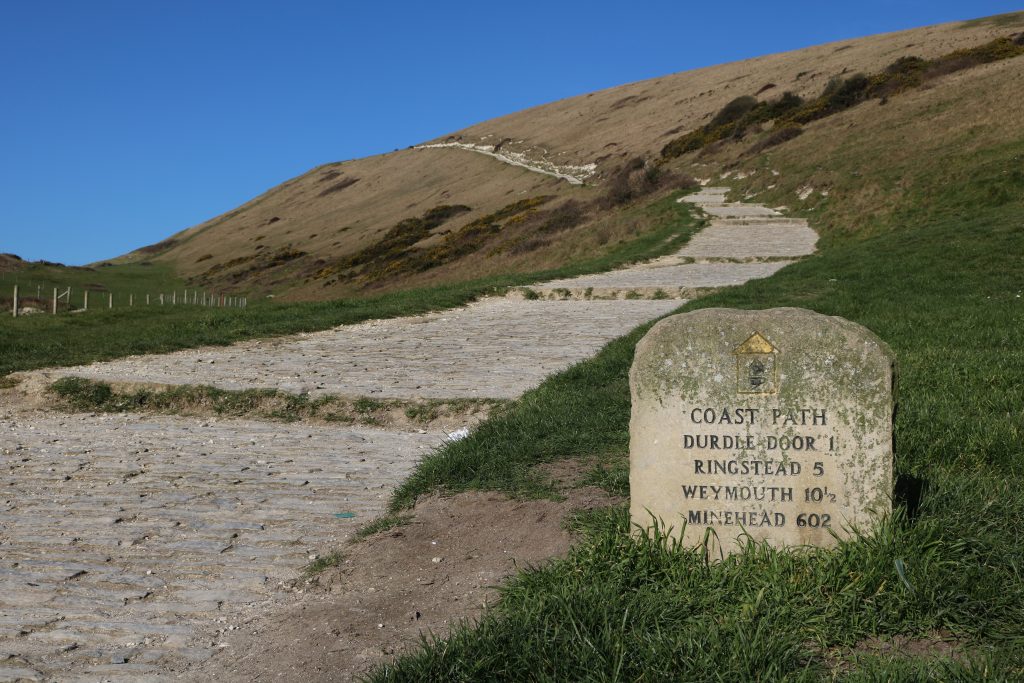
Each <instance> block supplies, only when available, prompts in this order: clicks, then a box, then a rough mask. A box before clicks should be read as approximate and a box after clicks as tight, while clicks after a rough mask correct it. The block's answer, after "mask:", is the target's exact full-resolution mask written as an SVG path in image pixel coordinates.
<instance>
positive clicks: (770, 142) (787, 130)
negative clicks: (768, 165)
mask: <svg viewBox="0 0 1024 683" xmlns="http://www.w3.org/2000/svg"><path fill="white" fill-rule="evenodd" d="M803 132H804V129H803V126H801V125H800V124H799V123H787V124H785V125H782V126H779V127H778V128H776V129H775V130H773V131H771V132H770V133H768V134H767V135H766V136H764V137H763V138H762V139H760V140H758V141H757V142H756V143H754V144H753V145H752V146H751V147H750V149H748V150H747V154H759V153H760V152H763V151H764V150H766V149H768V148H769V147H774V146H776V145H781V144H782V143H783V142H787V141H789V140H792V139H793V138H795V137H799V136H800V135H802V134H803Z"/></svg>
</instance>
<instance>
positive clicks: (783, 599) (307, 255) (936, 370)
mask: <svg viewBox="0 0 1024 683" xmlns="http://www.w3.org/2000/svg"><path fill="white" fill-rule="evenodd" d="M1022 31H1024V13H1022V14H1014V15H1004V16H1001V17H993V18H988V19H980V20H975V21H970V22H963V23H955V24H948V25H943V26H937V27H927V28H922V29H915V30H911V31H904V32H900V33H894V34H888V35H882V36H872V37H868V38H863V39H858V40H853V41H844V42H842V43H836V44H831V45H825V46H817V47H813V48H808V49H806V50H799V51H796V52H791V53H785V54H780V55H771V56H767V57H761V58H758V59H753V60H747V61H745V62H738V63H735V64H726V65H722V66H717V67H712V68H708V69H701V70H698V71H693V72H687V73H683V74H676V75H672V76H666V77H664V78H660V79H654V80H652V81H646V82H643V83H636V84H631V85H627V86H622V87H620V88H613V89H609V90H606V91H602V92H599V93H593V94H591V95H586V96H582V97H577V98H571V99H568V100H564V101H561V102H556V103H553V104H550V105H545V106H542V107H537V108H534V109H531V110H527V111H524V112H519V113H516V114H512V115H509V116H507V117H503V118H501V119H496V120H494V121H489V122H485V123H481V124H478V125H476V126H473V127H471V128H468V129H466V130H464V131H460V132H457V133H454V134H453V135H452V136H444V137H442V138H439V139H438V140H434V141H430V142H431V143H432V144H436V145H450V146H447V147H431V148H427V149H409V150H402V151H400V152H395V153H393V154H388V155H382V156H379V157H373V158H370V159H363V160H356V161H351V162H345V163H342V164H331V165H327V166H323V167H320V168H317V169H314V170H313V171H310V172H309V173H307V174H305V175H303V176H301V177H299V178H296V179H294V180H292V181H289V182H288V183H285V184H283V185H281V186H280V187H278V188H274V189H272V190H270V191H268V192H267V193H265V194H264V195H262V196H261V197H259V198H257V199H255V200H253V201H252V202H250V203H248V204H246V205H244V206H242V207H239V209H236V210H235V211H232V212H229V213H228V214H225V215H224V216H221V217H218V218H216V219H214V220H212V221H209V222H207V223H204V224H202V225H200V226H196V227H194V228H191V229H189V230H186V231H184V232H182V233H179V234H178V235H175V236H173V237H171V238H169V239H168V240H166V241H165V242H163V243H161V244H159V245H154V246H153V247H152V248H147V249H146V250H142V251H140V252H137V253H133V254H130V255H127V256H125V257H123V258H122V259H119V260H118V261H117V263H116V264H115V265H114V266H110V267H106V268H99V267H97V268H96V269H95V270H94V271H91V272H83V273H80V275H81V276H82V277H88V278H91V279H95V278H98V277H114V276H115V275H116V274H117V273H125V274H126V276H125V277H127V276H128V274H130V273H131V272H141V271H142V270H143V269H154V270H153V271H152V272H155V273H162V275H160V277H162V278H168V280H167V282H170V281H173V282H175V283H181V284H182V286H183V285H184V284H186V283H187V284H188V285H189V286H190V287H193V286H201V287H207V288H223V289H234V290H237V291H238V292H239V293H249V294H255V293H268V292H269V293H275V294H280V295H282V296H281V297H280V298H279V299H276V300H275V301H280V300H281V299H294V300H313V301H312V302H305V303H298V304H291V305H285V304H281V303H264V304H262V305H260V306H253V307H251V308H250V309H247V310H246V311H218V310H210V311H203V312H202V314H201V315H193V314H190V313H186V312H185V311H183V310H181V309H177V310H167V309H160V310H157V309H153V310H147V311H144V312H135V313H128V312H125V311H121V310H118V309H115V310H114V311H113V312H110V311H107V312H100V313H97V315H96V316H95V317H90V318H86V317H84V316H65V317H63V318H62V317H57V318H48V317H44V316H32V317H30V318H25V319H18V320H16V321H11V320H10V319H7V320H6V321H5V322H3V323H0V359H2V360H3V362H4V365H3V366H2V367H0V373H3V372H8V371H10V370H13V369H19V368H23V367H38V366H39V365H45V364H52V363H54V362H60V361H63V360H66V357H67V355H68V353H69V351H68V349H73V351H72V353H74V354H77V356H76V358H78V359H79V360H84V359H88V358H92V357H100V356H103V357H110V356H112V355H120V354H123V353H128V352H140V351H145V350H163V349H170V348H180V347H182V346H189V345H194V344H199V343H219V342H226V341H231V340H234V339H239V338H244V337H246V336H254V335H259V334H268V333H283V332H288V331H297V330H300V329H316V328H318V327H326V326H328V325H332V324H338V323H339V322H348V321H354V320H359V319H365V318H366V317H371V316H380V315H397V314H402V313H407V312H413V311H417V310H425V309H428V308H431V307H440V306H449V305H455V304H457V303H461V302H463V301H466V300H468V299H470V298H472V297H474V296H478V295H480V294H482V293H484V292H488V291H494V290H495V288H501V287H505V286H510V285H514V284H522V283H525V282H528V281H530V280H531V279H535V278H540V277H550V276H552V275H553V274H556V273H557V274H567V273H570V272H584V271H586V270H591V269H601V268H607V267H610V266H612V265H614V264H615V263H621V262H623V261H625V260H629V259H633V258H638V257H642V256H644V255H650V254H653V253H657V252H658V250H659V249H664V248H665V244H666V240H667V239H670V238H672V237H673V236H678V235H679V234H683V233H685V232H686V231H687V230H691V229H692V228H693V221H692V219H690V218H689V217H687V216H686V215H683V214H680V213H678V212H679V211H680V209H678V208H676V207H678V206H679V205H677V204H675V203H674V201H673V200H672V197H671V195H670V194H669V193H670V192H671V191H672V190H673V188H674V187H676V186H678V185H679V184H683V183H685V178H687V177H690V176H692V177H698V178H706V179H707V178H714V179H716V180H721V182H726V183H728V184H729V185H731V186H732V187H733V188H734V189H735V192H736V194H737V195H738V196H744V197H753V198H756V199H757V200H759V201H764V202H766V203H768V204H770V205H773V206H787V207H788V208H789V209H790V210H791V211H793V212H795V213H797V214H800V215H803V216H806V217H807V218H808V219H809V220H810V221H811V224H812V226H813V227H815V228H816V229H817V230H818V231H819V232H820V233H821V234H822V240H821V241H820V243H819V249H820V252H819V254H818V255H816V256H815V257H814V258H811V259H807V260H805V261H802V262H800V263H797V264H795V265H793V266H790V267H787V268H785V269H784V270H782V271H780V272H779V273H778V274H776V275H775V276H773V277H771V278H768V279H765V280H758V281H754V282H750V283H748V284H747V285H744V286H742V287H738V288H734V289H730V290H728V291H723V292H721V293H718V294H716V295H714V296H712V297H707V298H704V299H701V300H699V301H695V302H693V303H691V304H688V305H687V306H685V307H684V308H683V310H692V309H694V308H698V307H706V306H731V307H739V308H765V307H773V306H800V307H805V308H810V309H813V310H816V311H819V312H821V313H826V314H832V315H840V316H843V317H846V318H848V319H851V320H854V321H856V322H859V323H861V324H863V325H865V326H867V327H868V328H870V329H871V330H873V331H874V332H876V333H877V334H879V336H881V337H882V338H883V339H884V340H886V341H887V342H888V343H889V344H890V345H891V346H892V348H893V349H894V351H895V352H896V355H897V358H898V362H899V369H900V377H899V392H900V394H899V410H898V413H897V416H896V463H895V464H896V474H897V476H898V481H899V484H898V490H897V505H896V511H895V513H894V515H893V517H892V518H891V519H889V520H886V521H885V522H884V523H882V524H881V525H880V526H879V528H878V529H875V530H874V532H875V533H874V534H873V535H871V536H869V537H865V538H859V539H853V540H851V541H849V542H844V543H842V544H840V545H839V546H838V547H837V548H836V549H833V550H828V551H808V552H804V553H801V552H797V553H787V552H779V551H776V550H772V549H770V548H764V547H757V546H751V547H749V548H747V549H746V551H744V552H743V553H740V554H738V555H734V556H732V557H731V558H730V559H729V560H727V561H726V562H722V563H719V564H708V563H706V562H705V561H704V559H703V557H702V556H701V554H700V553H699V552H693V551H692V550H687V549H682V548H677V547H671V546H669V545H667V544H662V543H658V542H651V543H634V542H633V541H632V540H631V539H630V537H629V530H628V523H627V517H626V514H625V511H624V510H611V511H605V512H602V513H599V514H592V515H589V516H587V517H583V518H580V519H578V520H577V521H576V526H577V528H578V529H579V530H580V531H581V532H582V534H583V540H582V541H581V543H580V544H579V545H578V546H577V547H576V548H575V549H574V550H573V551H572V552H571V553H570V555H569V556H568V557H567V558H565V559H563V560H559V561H557V562H555V563H553V564H551V565H549V566H546V567H543V568H537V569H531V570H528V571H524V572H523V573H521V574H519V575H518V576H516V577H515V578H514V579H513V580H512V581H511V582H510V583H509V584H507V585H506V586H505V588H504V589H503V600H502V602H501V603H500V605H499V606H498V607H497V608H495V609H492V610H490V611H489V612H488V614H487V616H486V617H485V618H484V619H483V620H482V621H481V623H479V624H476V625H465V626H463V627H461V628H459V629H456V631H455V632H454V633H453V634H452V635H451V636H450V637H449V638H446V639H444V640H437V641H429V642H425V643H424V644H423V647H422V648H420V649H419V650H417V651H415V652H413V653H411V654H409V655H407V656H405V657H403V658H401V659H400V660H398V662H397V663H396V664H394V665H389V666H388V667H386V668H382V669H380V670H378V671H377V672H375V673H374V678H375V680H524V679H531V680H679V679H684V680H850V681H873V680H900V681H902V680H962V681H976V680H993V681H1001V680H1021V679H1022V678H1024V535H1022V532H1021V529H1020V524H1019V520H1020V519H1022V518H1024V493H1022V492H1021V487H1020V485H1019V480H1020V473H1021V472H1022V471H1024V449H1022V447H1021V438H1022V435H1024V410H1022V406H1024V389H1022V387H1024V385H1022V383H1021V381H1020V380H1021V377H1024V355H1022V354H1021V352H1020V350H1021V349H1022V348H1024V298H1022V296H1024V277H1022V275H1021V273H1024V229H1022V223H1021V217H1022V216H1024V171H1022V168H1024V167H1022V160H1024V114H1022V110H1021V108H1020V107H1019V105H1018V100H1019V93H1020V91H1021V86H1022V85H1024V69H1022V65H1024V56H1020V51H1021V48H1022V46H1021V45H1020V43H1021V38H1020V34H1021V32H1022ZM786 92H789V93H791V95H790V96H784V93H786ZM795 98H799V99H795ZM456 143H457V144H459V145H475V146H478V147H480V146H486V148H487V149H486V150H484V151H490V152H491V153H492V154H498V153H501V154H505V155H507V156H509V158H511V159H519V160H526V161H528V162H530V163H532V164H533V165H536V166H538V167H543V168H546V169H548V170H552V169H555V170H557V169H562V170H565V171H566V174H570V175H571V174H572V173H579V174H580V175H581V176H582V175H584V174H588V173H589V174H590V175H587V177H586V179H585V182H584V184H582V185H576V184H573V183H570V182H567V181H566V180H563V179H558V178H557V177H554V176H551V175H544V174H541V173H538V172H536V171H531V170H527V169H524V168H522V167H520V166H514V165H510V164H507V163H504V162H502V161H501V160H499V159H496V158H494V157H493V156H488V155H485V154H482V153H480V151H481V150H479V149H477V150H475V151H474V150H473V149H467V148H465V147H458V146H451V145H455V144H456ZM495 146H497V147H498V149H497V152H495V150H494V147H495ZM635 159H640V161H639V162H637V161H634V160H635ZM524 163H525V162H524ZM589 164H594V167H593V169H592V173H591V171H590V170H589ZM570 202H571V203H570ZM567 204H568V206H567ZM439 207H440V208H439ZM143 262H149V263H151V264H152V265H148V266H145V265H142V264H143ZM7 265H8V266H10V269H11V272H7V273H6V276H9V277H14V276H15V275H14V273H15V272H16V273H21V272H22V266H20V265H18V264H16V263H15V264H7ZM556 267H557V269H556ZM132 269H134V271H133V270H132ZM17 276H18V277H21V275H17ZM83 284H84V282H83ZM339 297H347V298H339ZM254 298H255V297H254ZM321 299H333V300H332V301H325V302H317V301H316V300H321ZM186 316H191V317H186ZM113 323H116V324H117V325H118V327H117V329H118V335H117V339H116V340H114V339H111V335H110V333H109V330H110V329H111V327H112V324H113ZM645 329H646V327H645V328H641V329H639V330H637V331H635V332H634V333H633V334H631V335H629V336H627V337H625V338H623V339H620V340H618V341H616V342H614V343H613V344H611V345H609V346H608V347H607V348H606V349H605V351H604V352H602V353H601V354H600V355H599V356H598V357H596V358H595V359H593V360H592V361H588V362H586V363H582V364H579V365H577V366H575V367H574V368H572V369H570V370H568V371H566V372H565V373H562V374H560V375H558V376H556V377H553V378H551V379H550V380H549V381H547V382H546V383H545V384H544V385H542V386H541V387H539V388H538V389H537V390H535V391H533V392H530V393H528V394H527V395H525V396H524V397H523V398H522V399H521V400H520V401H516V402H514V403H513V404H512V405H510V406H509V407H508V409H507V410H504V411H502V413H501V414H500V415H498V416H496V417H494V418H492V419H490V420H488V421H487V422H486V423H484V424H483V425H481V426H480V427H479V428H478V429H476V430H474V432H473V433H472V434H471V436H470V437H468V438H466V439H464V440H462V441H459V442H457V443H454V444H451V445H449V446H448V447H446V448H445V449H443V450H441V451H439V452H438V453H437V454H435V455H433V456H431V457H429V458H427V459H426V460H425V461H424V462H423V463H422V464H421V466H420V467H419V468H418V469H417V471H416V472H415V473H414V475H413V476H412V477H411V478H410V479H409V480H408V481H407V482H406V483H405V484H404V485H403V486H402V487H401V488H400V489H399V490H398V491H397V492H396V495H395V498H394V500H393V504H392V508H393V512H395V513H402V512H403V511H404V510H405V509H406V508H407V507H408V506H409V505H410V504H411V503H412V502H413V501H415V499H416V497H417V496H418V495H421V494H424V493H426V492H429V491H433V490H437V489H441V490H445V491H449V492H453V491H460V490H465V489H471V488H485V489H497V490H503V491H507V492H510V493H514V494H520V495H542V494H545V493H549V492H550V490H549V489H548V488H547V487H546V484H545V481H544V480H543V478H540V477H538V476H537V475H536V474H535V470H533V469H532V468H533V466H534V465H536V464H539V463H543V462H549V461H554V460H561V459H567V458H575V459H579V460H581V461H582V462H585V463H587V465H586V466H587V467H590V468H592V471H591V472H590V474H589V476H588V478H587V480H586V481H588V482H590V483H596V484H599V485H602V486H604V487H607V488H608V489H610V490H612V491H615V492H618V493H620V494H628V484H627V479H626V472H627V469H626V449H627V446H628V444H627V439H628V436H627V435H628V432H627V425H628V415H629V393H628V386H627V372H628V368H629V364H630V362H631V359H632V349H633V346H634V344H635V342H636V341H637V339H639V337H640V336H641V335H642V334H643V332H644V331H645ZM72 341H74V342H75V343H74V344H72V343H71V342H72ZM886 642H897V643H899V642H901V643H904V644H905V646H904V647H894V648H891V649H886V648H884V647H876V646H875V645H877V644H878V643H886Z"/></svg>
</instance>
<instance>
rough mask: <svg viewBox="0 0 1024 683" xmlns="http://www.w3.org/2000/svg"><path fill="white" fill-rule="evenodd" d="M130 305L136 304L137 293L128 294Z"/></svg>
mask: <svg viewBox="0 0 1024 683" xmlns="http://www.w3.org/2000/svg"><path fill="white" fill-rule="evenodd" d="M128 305H129V306H134V305H135V295H134V294H129V295H128Z"/></svg>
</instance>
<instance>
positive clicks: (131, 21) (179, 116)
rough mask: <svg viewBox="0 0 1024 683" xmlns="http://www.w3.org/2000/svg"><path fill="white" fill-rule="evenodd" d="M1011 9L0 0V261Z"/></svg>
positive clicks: (168, 225)
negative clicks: (443, 145) (667, 78)
mask: <svg viewBox="0 0 1024 683" xmlns="http://www.w3.org/2000/svg"><path fill="white" fill-rule="evenodd" d="M631 5H632V6H631ZM1018 9H1021V7H1020V6H1019V5H1014V4H1013V3H1010V2H989V1H987V0H972V1H971V2H944V1H942V0H930V1H912V2H894V1H892V0H889V1H888V2H880V1H875V0H864V1H861V2H858V3H852V2H851V3H846V2H822V0H816V1H814V2H776V3H766V2H751V3H746V2H732V3H723V2H704V3H696V2H679V1H677V2H658V1H651V2H637V3H625V2H621V1H619V2H598V1H594V2H551V1H550V0H549V1H548V2H533V1H532V0H519V1H517V2H515V3H512V2H509V3H502V4H494V3H485V2H479V1H478V2H472V3H471V2H443V1H438V2H431V3H427V2H402V3H400V2H376V3H359V4H356V3H350V2H340V1H338V2H301V1H299V0H296V2H291V3H283V2H259V1H255V0H253V1H249V2H232V1H218V2H210V1H209V0H207V1H205V2H193V1H191V0H178V1H176V2H166V1H165V2H157V1H148V0H143V1H139V0H133V1H131V2H107V1H104V0H91V1H90V2H81V1H79V0H73V1H72V0H64V1H47V0H37V1H34V2H29V1H27V0H23V1H20V2H17V1H15V0H0V64H2V65H3V66H2V68H0V252H13V253H16V254H18V255H20V256H22V257H23V258H27V259H32V260H36V259H47V260H53V261H61V262H64V263H69V264H82V263H87V262H91V261H96V260H100V259H103V258H107V257H112V256H116V255H118V254H121V253H124V252H127V251H130V250H131V249H134V248H136V247H139V246H142V245H145V244H150V243H152V242H157V241H159V240H161V239H163V238H164V237H167V236H168V235H170V234H171V233H173V232H176V231H178V230H180V229H183V228H186V227H188V226H190V225H194V224H196V223H199V222H201V221H203V220H206V219H207V218H210V217H212V216H214V215H216V214H219V213H222V212H224V211H227V210H229V209H232V208H234V207H235V206H237V205H238V204H241V203H242V202H244V201H246V200H247V199H250V198H251V197H253V196H255V195H257V194H259V193H260V192H262V191H264V190H266V189H267V188H269V187H272V186H274V185H276V184H277V183H279V182H281V181H284V180H286V179H288V178H290V177H293V176H295V175H298V174H300V173H302V172H304V171H306V170H308V169H309V168H311V167H313V166H316V165H319V164H322V163H326V162H330V161H339V160H343V159H351V158H355V157H361V156H367V155H371V154H377V153H381V152H387V151H391V150H392V149H396V148H401V147H405V146H408V145H410V144H414V143H417V142H420V141H422V140H426V139H429V138H432V137H435V136H437V135H440V134H442V133H447V132H450V131H453V130H457V129H459V128H462V127H465V126H467V125H469V124H471V123H475V122H477V121H481V120H486V119H489V118H493V117H495V116H499V115H502V114H506V113H509V112H512V111H515V110H518V109H523V108H525V107H529V106H533V105H536V104H541V103H544V102H549V101H552V100H556V99H560V98H562V97H568V96H571V95H576V94H580V93H585V92H589V91H592V90H598V89H601V88H606V87H610V86H614V85H619V84H622V83H627V82H630V81H636V80H641V79H644V78H651V77H655V76H659V75H663V74H667V73H672V72H675V71H682V70H685V69H692V68H696V67H701V66H708V65H711V64H718V63H721V62H726V61H732V60H736V59H743V58H746V57H753V56H756V55H761V54H766V53H771V52H780V51H785V50H791V49H796V48H799V47H804V46H807V45H814V44H817V43H822V42H828V41H831V40H840V39H844V38H853V37H857V36H863V35H869V34H873V33H880V32H885V31H894V30H899V29H903V28H910V27H914V26H923V25H927V24H933V23H940V22H944V21H953V20H958V19H967V18H972V17H978V16H986V15H990V14H998V13H1002V12H1010V11H1016V10H1018Z"/></svg>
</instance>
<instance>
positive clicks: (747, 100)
mask: <svg viewBox="0 0 1024 683" xmlns="http://www.w3.org/2000/svg"><path fill="white" fill-rule="evenodd" d="M1021 36H1024V34H1021V35H1019V36H1016V37H1015V38H1014V39H1011V38H1007V37H1004V38H997V39H996V40H993V41H991V42H988V43H985V44H984V45H979V46H977V47H973V48H967V49H963V50H956V51H955V52H951V53H949V54H946V55H943V56H941V57H938V58H936V59H933V60H926V59H922V58H920V57H915V56H906V57H900V58H899V59H897V60H896V61H894V62H893V63H892V64H890V65H889V66H887V67H886V68H885V69H883V70H882V71H880V72H878V73H876V74H872V75H870V76H869V75H865V74H861V73H858V74H853V75H852V76H848V77H846V78H841V77H839V76H835V77H833V78H831V79H830V80H829V82H828V83H827V84H826V86H825V88H824V89H823V90H822V93H821V95H819V96H818V97H816V98H815V99H813V100H810V101H808V102H804V101H803V100H802V99H801V98H800V97H798V96H797V95H794V94H792V93H789V92H787V93H783V95H782V96H781V97H779V98H777V99H775V100H772V101H769V102H758V101H757V100H756V98H754V97H751V96H743V97H737V98H736V99H734V100H732V101H730V102H729V103H728V104H726V105H725V106H724V107H722V109H721V110H719V111H718V113H717V114H715V116H714V118H712V119H711V122H710V123H708V124H707V125H705V126H702V127H700V128H697V129H696V130H693V131H690V132H689V133H686V134H685V135H682V136H680V137H677V138H675V139H673V140H671V141H669V143H668V144H666V145H665V146H664V147H663V148H662V150H661V156H662V158H665V159H672V158H675V157H678V156H680V155H682V154H685V153H687V152H693V151H697V150H701V149H704V148H706V147H708V146H709V145H712V144H713V143H717V142H720V141H722V140H727V139H741V138H743V137H744V136H745V135H746V134H747V133H748V132H751V131H753V130H755V126H757V125H758V124H761V123H764V122H766V121H775V122H776V130H784V129H788V130H790V131H793V130H795V129H794V128H793V127H792V126H793V125H794V124H795V125H803V124H807V123H810V122H812V121H816V120H818V119H821V118H824V117H826V116H831V115H833V114H837V113H839V112H841V111H845V110H847V109H850V108H851V107H855V106H857V105H858V104H860V103H861V102H864V101H866V100H869V99H880V98H888V97H891V96H893V95H897V94H899V93H901V92H904V91H906V90H910V89H912V88H916V87H920V86H921V85H923V84H924V83H926V82H928V81H929V80H933V79H935V78H938V77H940V76H943V75H946V74H950V73H953V72H956V71H961V70H964V69H969V68H971V67H974V66H978V65H981V64H988V63H991V62H996V61H1000V60H1003V59H1010V58H1013V57H1017V56H1019V55H1022V54H1024V43H1022V42H1021V40H1020V38H1021ZM785 135H789V136H790V137H788V138H786V137H785V136H784V135H783V136H782V137H780V136H779V135H777V134H771V135H769V138H770V142H769V141H768V139H766V140H765V144H764V145H761V144H760V143H759V144H757V145H754V146H753V147H751V150H750V151H751V152H756V151H761V150H763V149H766V148H768V147H771V146H773V145H777V144H781V143H782V142H785V141H786V140H787V139H792V138H793V137H796V135H799V133H795V134H794V133H793V132H789V133H786V134H785Z"/></svg>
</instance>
